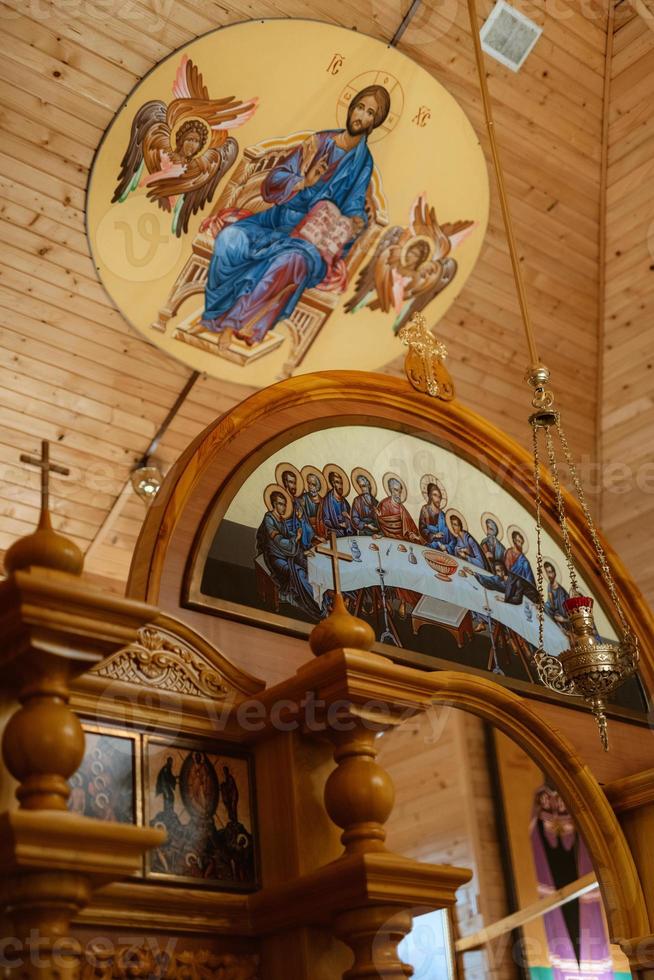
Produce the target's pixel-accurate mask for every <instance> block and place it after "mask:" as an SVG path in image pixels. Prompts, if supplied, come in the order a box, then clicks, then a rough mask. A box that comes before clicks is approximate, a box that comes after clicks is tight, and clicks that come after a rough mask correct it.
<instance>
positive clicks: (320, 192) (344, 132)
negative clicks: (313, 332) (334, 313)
mask: <svg viewBox="0 0 654 980" xmlns="http://www.w3.org/2000/svg"><path fill="white" fill-rule="evenodd" d="M390 106H391V99H390V95H389V93H388V91H387V90H386V89H385V88H384V87H383V86H382V85H368V86H367V87H366V88H364V89H362V90H361V91H360V92H358V93H357V94H356V95H355V96H354V98H353V99H352V101H351V102H350V105H349V107H348V113H347V121H346V128H345V129H339V130H332V129H330V130H323V131H321V132H318V133H314V134H313V135H312V136H310V137H309V138H308V139H306V140H304V141H303V142H302V143H301V145H300V146H298V147H297V149H295V150H294V151H293V152H291V153H290V154H289V156H287V157H286V158H285V159H284V160H282V161H281V163H279V164H278V165H277V166H276V167H273V169H272V170H271V171H270V173H269V174H268V175H267V176H266V179H265V180H264V182H263V184H262V185H261V196H262V198H263V200H264V201H265V202H266V203H268V204H271V205H272V207H269V208H267V209H266V210H264V211H259V212H257V213H255V214H249V215H247V216H246V217H243V216H242V214H243V212H237V213H236V214H233V213H232V214H230V213H229V212H227V213H226V214H224V215H222V216H221V214H220V213H219V214H218V215H216V216H215V217H213V218H210V219H208V221H206V222H204V223H203V225H202V229H203V230H205V229H206V228H209V229H210V230H212V231H213V232H214V233H215V234H216V240H215V243H214V252H213V256H212V259H211V264H210V266H209V274H208V278H207V286H206V293H205V303H206V305H205V310H204V313H203V315H202V319H201V320H200V321H199V323H198V324H197V326H196V327H194V328H193V332H194V333H201V332H203V331H210V332H213V333H218V334H220V335H221V338H220V341H219V345H220V346H221V347H226V346H228V345H229V343H230V340H231V336H232V334H233V335H235V336H236V337H237V338H238V339H239V340H243V341H245V342H246V343H247V344H248V345H249V346H253V345H254V344H258V343H260V342H261V341H262V340H263V339H264V338H265V336H266V334H267V333H268V331H269V330H270V329H271V328H272V327H273V326H274V325H275V324H276V323H277V322H278V321H279V320H283V319H285V318H286V317H289V316H290V315H291V314H292V312H293V310H294V309H295V307H296V305H297V303H298V301H299V299H300V297H301V295H302V293H303V292H304V291H305V289H309V288H311V287H313V286H321V287H322V288H328V289H329V288H334V287H336V288H339V289H341V290H342V289H344V288H345V285H346V281H345V270H344V265H343V258H344V256H346V255H347V253H348V252H349V250H350V248H351V247H352V245H353V243H354V241H355V240H356V238H357V237H358V236H359V235H360V234H361V232H362V231H363V230H364V228H365V227H366V226H367V224H368V217H367V215H366V209H365V202H366V192H367V190H368V185H369V184H370V180H371V177H372V171H373V159H372V155H371V153H370V150H369V149H368V136H369V135H370V133H371V132H372V131H373V130H374V129H376V128H377V127H378V126H381V124H382V123H383V122H384V120H385V119H386V117H387V115H388V112H389V110H390ZM234 217H236V219H237V220H236V221H234V220H233V219H234ZM228 221H231V222H232V223H230V224H226V222H228ZM326 226H329V233H328V234H327V235H326V236H325V235H324V234H323V232H324V229H325V227H326ZM312 239H313V241H312ZM314 241H315V242H316V244H314ZM321 242H324V247H322V246H321ZM330 280H331V281H330Z"/></svg>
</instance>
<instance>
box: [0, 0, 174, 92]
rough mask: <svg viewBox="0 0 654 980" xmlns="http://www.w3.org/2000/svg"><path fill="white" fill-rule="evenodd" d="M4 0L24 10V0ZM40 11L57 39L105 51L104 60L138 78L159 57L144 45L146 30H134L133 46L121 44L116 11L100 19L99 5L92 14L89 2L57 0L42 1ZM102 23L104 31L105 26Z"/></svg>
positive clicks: (8, 5) (77, 46)
mask: <svg viewBox="0 0 654 980" xmlns="http://www.w3.org/2000/svg"><path fill="white" fill-rule="evenodd" d="M3 3H4V5H5V6H6V7H7V8H8V9H10V10H15V11H17V12H18V13H22V12H23V11H24V9H25V5H24V3H23V2H22V0H3ZM127 6H129V5H127ZM119 9H120V8H119ZM118 12H119V11H118ZM39 13H40V21H41V23H42V24H44V25H50V30H51V32H52V34H53V38H54V41H58V40H59V39H60V38H65V40H67V41H71V42H73V44H74V45H75V49H79V48H83V49H87V50H88V51H97V52H102V58H103V59H104V60H105V61H108V62H110V63H111V64H113V65H115V66H116V67H117V68H119V69H125V70H126V71H127V72H129V73H130V74H131V75H133V76H134V77H136V78H141V77H142V76H143V75H145V73H146V72H147V71H149V70H150V68H151V67H152V64H153V61H157V60H158V57H157V55H156V54H155V55H154V58H152V59H151V58H149V57H147V56H146V55H145V53H144V48H146V47H147V42H148V35H147V34H146V33H145V32H144V31H143V30H140V31H138V32H136V31H135V32H134V41H135V44H134V47H133V48H132V47H129V46H127V45H126V44H124V43H121V40H120V39H119V38H118V37H117V31H116V20H117V19H118V18H116V16H115V12H114V11H112V13H111V14H110V12H109V11H106V13H105V17H104V20H99V19H98V13H101V8H99V7H98V8H96V9H95V10H94V12H93V13H91V12H90V10H89V9H88V7H87V5H86V4H77V5H75V7H74V8H72V9H70V10H69V9H67V8H66V7H65V6H63V5H62V4H60V3H56V2H55V0H39ZM103 26H104V27H105V28H106V29H105V30H103V29H102V28H103ZM137 40H138V41H140V45H139V44H138V43H136V41H137ZM51 44H52V42H51ZM139 47H140V50H139ZM159 57H161V55H159Z"/></svg>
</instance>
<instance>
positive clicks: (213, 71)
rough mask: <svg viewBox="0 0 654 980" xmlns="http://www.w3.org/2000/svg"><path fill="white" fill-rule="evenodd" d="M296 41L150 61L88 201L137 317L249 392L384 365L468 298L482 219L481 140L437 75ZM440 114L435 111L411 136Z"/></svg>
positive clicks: (327, 43)
mask: <svg viewBox="0 0 654 980" xmlns="http://www.w3.org/2000/svg"><path fill="white" fill-rule="evenodd" d="M294 32H295V33H296V35H297V37H296V43H294V44H291V43H290V36H289V33H288V32H287V31H286V32H280V30H279V26H278V23H277V22H274V21H271V22H264V23H257V24H254V23H250V24H243V25H238V26H236V27H234V28H229V29H226V30H223V31H218V32H214V33H212V34H210V35H207V36H206V37H204V38H200V39H198V40H197V41H194V42H193V43H192V44H190V45H187V47H186V48H185V49H183V51H182V52H178V53H176V54H175V55H174V56H171V58H170V59H168V61H166V62H164V63H162V64H161V65H159V66H157V68H155V69H154V70H153V72H152V73H151V74H150V75H149V76H147V77H146V79H144V80H143V82H142V83H141V85H139V86H138V87H137V89H136V90H135V91H134V93H133V94H132V96H131V97H130V99H129V100H128V102H127V103H126V105H125V107H124V108H123V109H122V110H121V112H120V113H119V115H118V116H117V117H116V120H115V121H114V124H113V125H112V127H111V129H110V130H109V133H108V135H107V138H106V139H105V141H104V143H103V144H102V147H101V148H100V150H99V153H98V156H97V158H96V161H95V164H94V169H93V177H92V180H91V184H90V189H89V234H90V239H91V246H92V249H93V251H94V255H95V257H96V261H97V264H98V269H99V271H100V274H101V276H102V278H103V281H104V283H105V285H106V286H107V288H108V290H109V292H110V294H111V295H112V297H113V298H114V299H115V300H116V302H117V304H118V305H119V307H120V308H121V309H122V310H123V312H124V313H125V314H126V316H127V317H128V319H130V320H131V321H132V322H133V323H134V324H135V325H136V326H137V327H138V328H139V329H140V330H142V331H143V332H144V333H145V334H146V336H148V338H149V339H150V340H152V341H154V342H155V343H157V344H158V345H159V346H161V347H163V348H164V349H165V350H167V351H168V352H169V353H171V354H173V355H174V356H176V357H178V358H180V359H182V360H185V361H186V362H187V363H189V364H190V365H191V366H192V367H193V368H195V369H196V370H202V371H207V372H208V373H211V374H215V375H217V376H220V377H225V378H229V379H230V380H237V381H241V382H243V383H245V384H253V385H260V384H267V383H270V382H271V381H274V380H276V379H278V378H280V377H287V376H289V375H291V374H293V373H296V372H297V371H305V370H311V369H312V368H313V367H315V366H316V364H317V363H318V364H319V365H320V367H322V368H325V367H326V368H330V367H334V368H339V367H341V368H348V367H359V368H360V367H380V366H382V365H383V364H384V363H387V362H388V361H389V360H391V359H392V358H393V357H394V356H397V354H399V353H400V351H401V345H400V342H399V341H398V340H397V337H396V334H397V332H398V330H399V329H400V327H401V326H402V325H403V324H404V323H406V322H407V320H408V319H409V318H410V316H411V315H412V313H414V312H416V311H422V310H424V309H426V308H427V307H429V308H430V311H431V310H433V311H434V312H436V313H438V310H440V312H441V314H442V312H444V310H445V308H446V307H447V306H448V305H449V304H450V302H451V301H452V300H453V299H454V298H455V296H456V293H457V292H458V290H459V289H460V288H461V285H462V284H463V281H464V280H465V278H466V277H467V275H468V274H469V272H470V271H471V269H472V266H473V264H474V261H475V259H476V257H477V254H478V252H479V248H480V245H481V241H482V238H483V231H484V228H485V224H486V221H487V211H488V186H487V178H486V172H485V165H484V162H483V156H482V154H481V150H480V148H479V145H478V142H477V140H476V138H475V136H474V132H473V131H472V128H471V127H470V124H469V123H468V122H467V120H466V119H465V116H463V113H462V112H461V110H460V109H459V108H458V106H457V105H456V103H455V102H454V100H453V99H452V98H451V96H449V95H448V94H447V93H446V92H445V90H444V89H442V87H441V86H440V85H439V84H438V83H437V82H436V81H435V80H434V79H433V78H431V76H429V75H428V74H427V73H426V72H424V71H423V70H422V69H420V68H418V66H416V65H415V64H413V63H412V62H410V61H409V59H407V58H405V57H404V56H402V55H400V54H399V53H398V52H397V51H395V50H393V49H389V48H387V47H386V46H384V45H381V44H380V43H379V42H376V41H373V40H372V39H370V38H365V37H362V36H360V35H355V34H353V33H352V32H348V31H344V30H343V29H339V28H333V27H330V26H328V25H323V24H319V23H316V22H304V21H298V22H296V23H295V24H294ZM232 34H234V41H236V40H237V39H236V36H235V35H236V34H239V36H241V35H242V37H240V43H239V44H238V45H236V44H230V45H228V44H227V40H228V36H229V35H232ZM336 39H338V44H335V41H336ZM235 49H237V50H238V52H239V57H238V58H236V57H235V53H234V52H235ZM334 50H338V51H339V52H340V53H339V58H338V60H337V61H336V62H335V61H334V54H333V52H334ZM223 55H224V56H223ZM271 59H272V60H273V61H274V63H275V70H274V72H271V70H270V65H271ZM427 102H429V103H430V104H432V105H433V106H435V107H436V106H438V107H439V112H438V113H437V114H436V113H434V117H433V118H434V122H433V124H432V123H430V124H429V125H427V126H418V125H417V124H415V122H412V120H414V119H415V118H416V108H415V107H416V105H423V104H426V103H427ZM146 219H147V220H146ZM148 269H151V279H148ZM146 282H149V288H148V289H144V288H143V284H144V283H146Z"/></svg>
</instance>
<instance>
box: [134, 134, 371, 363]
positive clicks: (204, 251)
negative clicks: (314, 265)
mask: <svg viewBox="0 0 654 980" xmlns="http://www.w3.org/2000/svg"><path fill="white" fill-rule="evenodd" d="M310 135H311V132H310V131H306V132H301V133H294V134H293V135H292V136H290V137H287V138H286V139H271V140H264V141H263V142H261V143H257V144H255V145H254V146H249V147H247V148H246V149H245V150H244V152H243V157H242V159H241V161H240V162H239V164H238V166H237V167H236V168H235V170H234V172H233V174H232V176H231V178H230V180H229V182H228V183H227V184H226V185H225V187H224V189H223V191H222V193H221V194H220V196H219V197H218V199H217V201H216V203H215V204H214V206H213V208H212V211H211V214H212V215H213V214H216V213H217V212H219V211H222V210H223V209H226V208H244V209H247V210H248V211H251V212H253V213H256V212H259V211H265V210H267V208H269V207H271V205H270V204H269V203H268V202H267V201H264V199H263V197H262V196H261V185H262V184H263V182H264V180H265V179H266V176H267V175H268V173H269V171H271V170H272V169H273V168H274V167H276V166H277V165H278V164H279V163H281V161H282V160H283V159H284V158H285V157H286V156H288V154H289V153H291V152H292V151H293V150H294V149H295V148H296V147H297V146H298V145H299V144H300V143H301V142H302V141H303V140H305V139H306V138H307V137H308V136H310ZM366 213H367V215H368V226H367V228H366V229H365V231H364V232H363V233H362V234H361V235H360V236H359V238H358V239H357V240H356V242H355V243H354V245H353V246H352V248H351V249H350V252H349V254H348V256H347V259H346V262H345V264H346V268H347V274H348V281H350V282H351V281H352V277H353V276H354V274H355V272H356V271H357V269H358V267H359V266H360V264H361V262H362V261H363V259H364V257H365V256H366V254H367V253H368V251H369V250H370V248H371V247H372V246H373V245H374V244H375V242H376V241H377V239H378V237H379V235H380V234H381V232H382V230H383V228H384V227H386V226H387V225H388V215H387V211H386V198H385V195H384V192H383V190H382V184H381V177H380V175H379V172H378V171H377V169H376V168H375V169H374V170H373V176H372V179H371V181H370V185H369V187H368V193H367V195H366ZM213 245H214V238H213V236H212V235H211V234H210V233H208V232H198V233H197V234H196V236H195V238H194V239H193V243H192V246H191V254H190V256H189V257H188V259H187V260H186V263H185V264H184V267H183V269H182V270H181V272H180V273H179V275H178V276H177V279H176V280H175V282H174V284H173V287H172V289H171V291H170V294H169V295H168V298H167V300H166V303H165V305H164V306H162V307H161V309H160V310H159V315H158V317H157V319H156V320H155V321H154V322H153V323H152V324H151V326H152V329H153V330H158V331H160V332H162V333H163V332H165V330H166V328H167V326H168V322H169V321H170V320H171V319H172V318H173V317H174V316H176V315H177V313H178V312H179V310H180V308H181V306H182V304H183V303H184V302H185V300H187V299H188V298H189V297H190V296H193V295H194V294H196V293H204V289H205V284H206V281H207V273H208V269H209V263H210V261H211V256H212V255H213ZM340 296H341V294H340V293H334V292H329V291H327V290H322V289H317V288H313V289H306V290H305V291H304V293H303V294H302V296H301V298H300V301H299V302H298V304H297V306H296V307H295V309H294V311H293V313H292V314H291V316H290V317H288V318H287V319H286V320H284V321H281V322H283V323H284V324H285V325H286V327H287V328H288V331H289V334H290V340H291V345H290V350H289V354H288V357H287V359H286V361H285V362H284V366H283V368H282V372H281V377H282V378H286V377H290V375H291V374H292V373H293V371H294V370H295V368H296V367H297V366H298V365H299V364H300V363H301V362H302V359H303V358H304V356H305V354H306V353H307V351H308V350H309V348H310V347H311V344H312V343H313V341H314V340H315V339H316V337H317V336H318V334H319V332H320V330H321V328H322V327H323V325H324V324H325V323H326V322H327V320H328V319H329V317H330V315H331V314H332V312H333V311H334V309H335V308H336V307H337V305H338V303H339V300H340ZM197 319H198V312H197V310H196V311H195V312H194V313H192V314H191V315H190V316H188V317H186V319H184V320H182V321H181V322H180V323H178V324H177V325H176V326H175V329H174V331H173V338H174V339H175V340H179V341H180V342H182V343H186V344H190V345H191V346H193V347H198V348H200V349H201V350H204V351H207V352H208V353H211V354H214V355H216V356H218V357H223V358H226V359H227V360H229V361H233V362H234V363H236V364H240V365H244V364H248V363H250V362H251V361H254V360H256V359H257V358H260V357H263V356H265V355H266V354H268V353H270V352H271V351H273V350H275V349H276V348H278V347H279V346H280V345H281V344H283V342H284V334H283V333H282V332H281V331H280V330H279V326H280V324H278V325H277V327H276V328H275V329H273V330H271V331H269V333H268V335H267V336H266V338H265V339H264V340H263V341H262V342H261V343H260V344H257V345H256V346H254V347H248V346H247V344H245V343H243V342H242V341H240V340H238V339H237V338H232V340H231V342H230V344H229V346H228V347H226V348H224V349H220V348H219V346H218V337H217V336H212V335H211V334H208V333H207V334H202V335H200V336H197V335H195V334H193V333H192V332H190V330H189V328H190V327H191V326H192V325H193V324H194V323H196V322H197Z"/></svg>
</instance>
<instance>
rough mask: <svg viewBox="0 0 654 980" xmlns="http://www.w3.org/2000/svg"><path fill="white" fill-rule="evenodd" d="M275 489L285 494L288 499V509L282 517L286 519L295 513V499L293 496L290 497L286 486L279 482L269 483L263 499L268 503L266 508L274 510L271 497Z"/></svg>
mask: <svg viewBox="0 0 654 980" xmlns="http://www.w3.org/2000/svg"><path fill="white" fill-rule="evenodd" d="M274 490H276V491H278V492H279V493H283V494H284V498H285V500H286V510H285V511H284V513H283V514H282V517H283V519H284V520H286V519H287V518H289V517H290V516H291V514H292V513H293V501H292V500H291V498H290V496H289V494H288V493H287V492H286V490H284V487H280V485H279V484H278V483H269V484H268V486H267V487H266V489H265V490H264V491H263V501H264V503H265V505H266V510H272V509H273V506H272V503H271V500H270V498H271V496H272V493H273V491H274Z"/></svg>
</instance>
